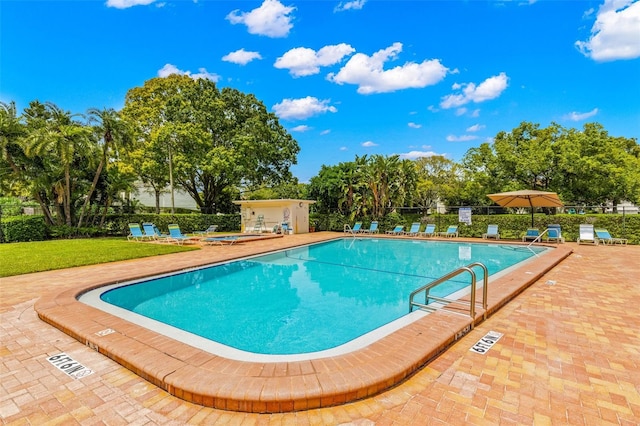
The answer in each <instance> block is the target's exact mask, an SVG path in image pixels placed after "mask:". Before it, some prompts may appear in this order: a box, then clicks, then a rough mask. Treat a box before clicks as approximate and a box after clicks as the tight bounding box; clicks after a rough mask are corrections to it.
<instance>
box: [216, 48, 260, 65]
mask: <svg viewBox="0 0 640 426" xmlns="http://www.w3.org/2000/svg"><path fill="white" fill-rule="evenodd" d="M254 59H262V56H260V53H258V52H248V51H246V50H244V48H243V49H240V50H236V51H235V52H230V53H228V54H226V55H224V56H223V57H222V60H223V61H226V62H232V63H234V64H239V65H247V64H248V63H249V62H251V61H253V60H254Z"/></svg>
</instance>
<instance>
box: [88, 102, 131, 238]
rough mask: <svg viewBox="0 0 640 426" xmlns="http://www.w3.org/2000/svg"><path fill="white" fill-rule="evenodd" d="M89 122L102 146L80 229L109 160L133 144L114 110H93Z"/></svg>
mask: <svg viewBox="0 0 640 426" xmlns="http://www.w3.org/2000/svg"><path fill="white" fill-rule="evenodd" d="M88 115H89V122H90V123H93V132H94V135H95V136H96V138H97V140H98V144H99V145H100V146H101V148H102V149H101V155H100V162H99V163H98V167H97V168H96V171H95V174H94V176H93V181H92V182H91V187H90V188H89V191H88V192H87V195H86V196H85V200H84V204H83V206H82V211H81V212H80V218H79V219H78V228H80V227H81V226H82V222H83V220H84V216H85V214H86V211H87V208H88V207H89V205H90V204H91V197H92V196H93V193H94V192H95V190H96V186H97V185H98V180H99V179H100V176H101V175H102V170H103V169H104V166H105V164H106V163H107V160H108V158H109V157H110V156H111V155H112V154H113V155H114V156H116V157H117V155H116V154H117V150H118V148H119V147H123V148H126V147H128V146H129V145H130V144H131V141H132V132H131V130H130V128H129V127H128V126H127V123H126V122H125V121H123V120H122V119H121V118H120V114H119V113H118V112H117V111H115V110H114V109H112V108H110V109H102V110H99V109H96V108H91V109H89V111H88Z"/></svg>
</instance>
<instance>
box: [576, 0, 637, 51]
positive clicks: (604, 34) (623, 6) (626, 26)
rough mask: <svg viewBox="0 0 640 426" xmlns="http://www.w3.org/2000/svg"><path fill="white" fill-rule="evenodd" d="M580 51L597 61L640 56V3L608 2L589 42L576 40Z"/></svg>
mask: <svg viewBox="0 0 640 426" xmlns="http://www.w3.org/2000/svg"><path fill="white" fill-rule="evenodd" d="M575 45H576V47H577V48H578V50H580V52H581V53H582V54H583V55H584V56H586V57H588V58H591V59H593V60H595V61H615V60H617V59H634V58H638V57H640V1H638V0H605V2H604V3H603V4H602V5H601V6H600V9H599V10H598V14H597V17H596V22H595V23H594V24H593V27H591V36H590V37H589V39H588V40H587V41H576V42H575Z"/></svg>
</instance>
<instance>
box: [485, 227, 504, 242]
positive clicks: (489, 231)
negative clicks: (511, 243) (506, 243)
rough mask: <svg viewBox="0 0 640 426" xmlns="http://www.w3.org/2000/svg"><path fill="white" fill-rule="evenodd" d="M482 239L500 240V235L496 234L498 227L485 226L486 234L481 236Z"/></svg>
mask: <svg viewBox="0 0 640 426" xmlns="http://www.w3.org/2000/svg"><path fill="white" fill-rule="evenodd" d="M482 238H483V239H485V240H486V239H488V238H495V239H496V240H499V239H500V234H499V233H498V225H487V232H485V233H484V234H482Z"/></svg>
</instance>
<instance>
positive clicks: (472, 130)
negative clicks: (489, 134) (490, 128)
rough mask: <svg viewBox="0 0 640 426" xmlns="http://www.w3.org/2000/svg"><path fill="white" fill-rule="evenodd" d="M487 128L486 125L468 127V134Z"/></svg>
mask: <svg viewBox="0 0 640 426" xmlns="http://www.w3.org/2000/svg"><path fill="white" fill-rule="evenodd" d="M485 127H487V126H485V125H484V124H474V125H473V126H471V127H467V132H477V131H479V130H482V129H484V128H485Z"/></svg>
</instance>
